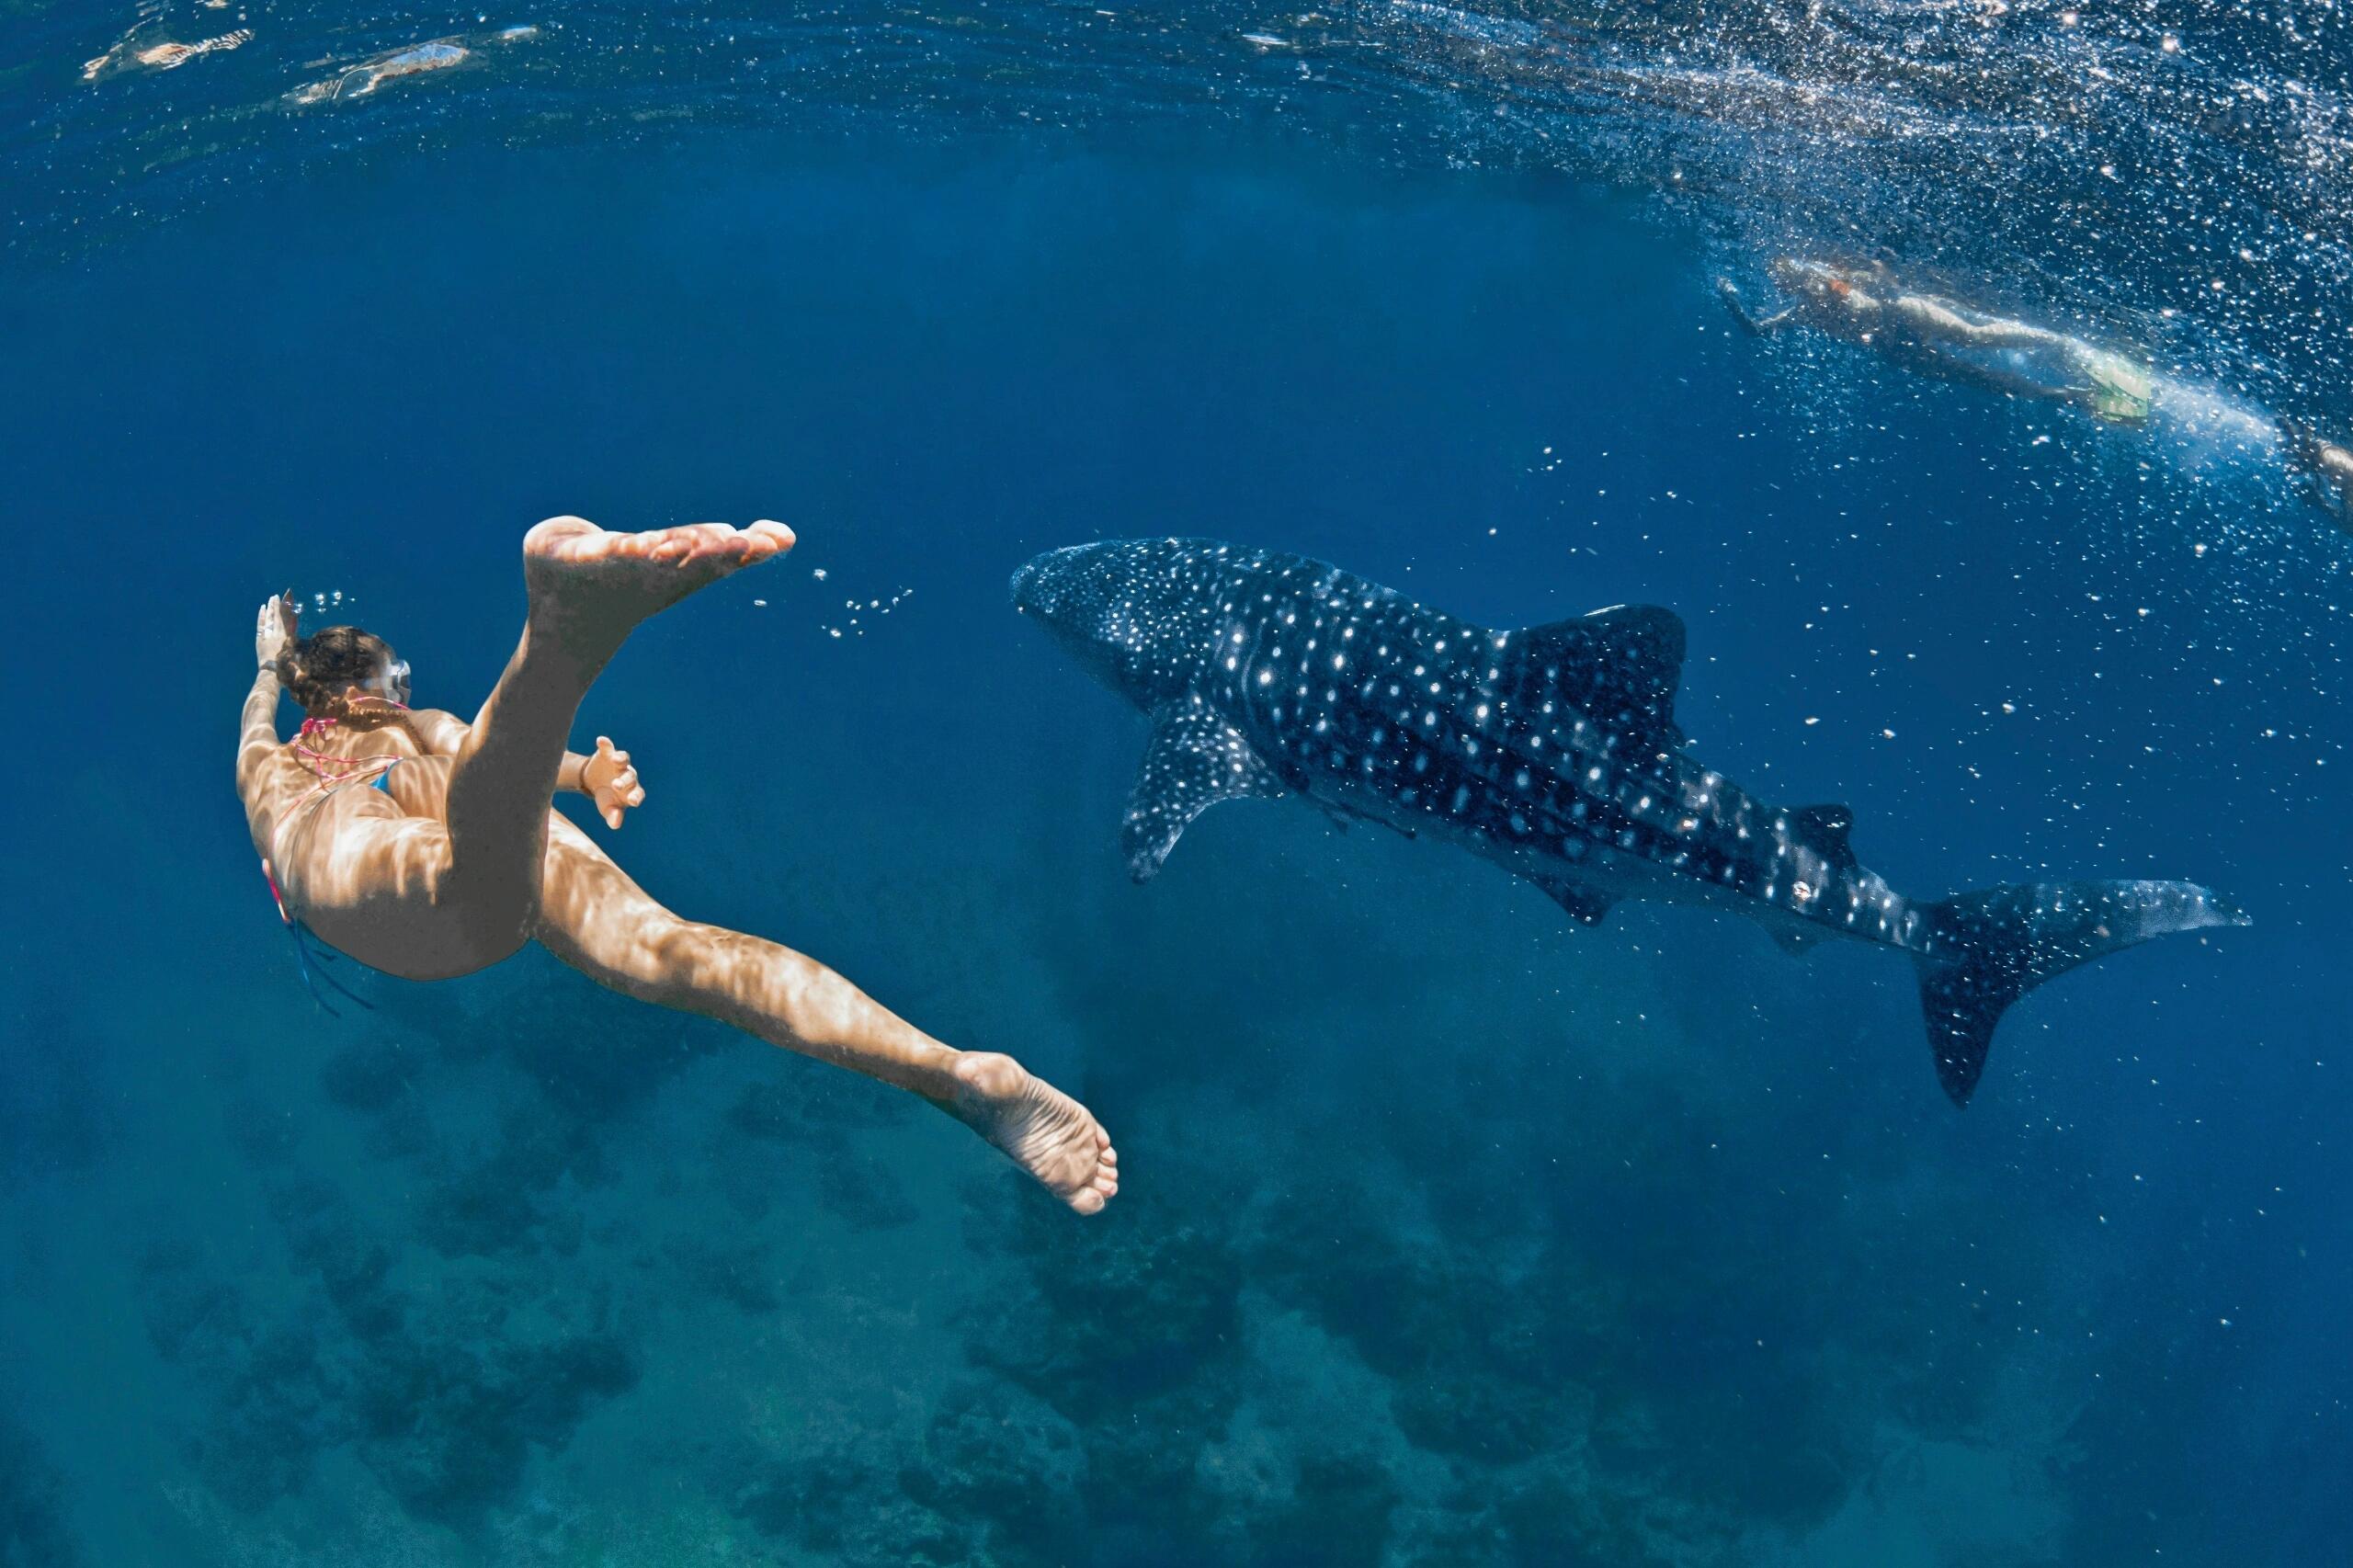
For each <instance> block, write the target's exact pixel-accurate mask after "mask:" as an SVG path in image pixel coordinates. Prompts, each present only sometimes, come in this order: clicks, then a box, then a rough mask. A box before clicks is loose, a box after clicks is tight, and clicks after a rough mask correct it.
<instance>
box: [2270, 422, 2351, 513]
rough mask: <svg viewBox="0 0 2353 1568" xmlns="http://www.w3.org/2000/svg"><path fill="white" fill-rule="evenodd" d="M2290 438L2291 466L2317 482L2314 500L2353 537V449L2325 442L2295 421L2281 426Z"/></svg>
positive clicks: (2318, 435) (2281, 423)
mask: <svg viewBox="0 0 2353 1568" xmlns="http://www.w3.org/2000/svg"><path fill="white" fill-rule="evenodd" d="M2279 430H2280V433H2281V434H2282V435H2284V436H2285V437H2287V438H2288V462H2289V465H2290V467H2291V468H2293V469H2295V470H2296V471H2297V472H2299V473H2302V474H2303V475H2305V476H2306V477H2307V478H2309V479H2311V480H2312V481H2313V499H2315V500H2316V501H2318V502H2319V503H2320V504H2321V506H2323V507H2325V509H2326V510H2327V512H2328V514H2329V517H2330V519H2331V520H2332V521H2334V522H2335V523H2336V526H2337V527H2338V528H2343V529H2345V530H2346V531H2347V532H2348V533H2353V449H2347V448H2345V447H2342V446H2339V445H2338V444H2337V443H2336V442H2335V441H2327V440H2323V439H2322V438H2321V434H2320V432H2319V431H2317V430H2315V429H2313V427H2312V426H2309V425H2306V424H2303V423H2302V422H2300V421H2297V420H2293V419H2283V420H2281V421H2280V422H2279Z"/></svg>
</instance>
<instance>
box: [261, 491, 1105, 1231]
mask: <svg viewBox="0 0 2353 1568" xmlns="http://www.w3.org/2000/svg"><path fill="white" fill-rule="evenodd" d="M791 547H792V533H791V530H790V529H789V528H785V527H784V526H783V525H782V524H779V523H767V522H763V523H756V524H754V525H753V526H752V527H751V528H746V529H743V530H740V531H739V530H737V529H735V528H729V527H726V526H724V525H722V524H711V523H706V524H698V525H695V526H692V527H688V528H664V529H659V530H657V531H654V532H652V533H637V534H620V533H608V532H606V531H605V530H604V529H602V528H597V527H596V526H594V525H593V524H590V523H586V522H584V521H582V520H581V519H580V518H578V517H551V518H550V519H549V520H548V521H546V522H543V523H541V524H540V525H539V526H538V527H537V528H533V529H531V531H530V532H529V534H528V535H526V536H525V538H524V540H523V582H524V587H525V590H526V593H527V596H528V602H529V611H528V613H527V615H526V617H525V619H524V625H523V636H522V640H521V642H520V643H519V644H518V645H517V648H516V650H515V653H514V656H513V657H512V658H511V659H509V660H508V661H507V665H506V673H505V674H503V675H502V676H500V677H499V680H498V685H497V687H495V688H494V690H493V691H492V692H491V694H490V699H489V700H488V701H487V702H485V703H483V708H482V711H481V712H480V713H478V714H476V715H475V717H474V721H473V722H472V723H471V724H468V723H464V722H460V720H459V719H458V718H457V717H456V716H455V715H453V714H449V713H445V712H440V711H437V710H430V709H412V708H410V707H408V706H407V701H408V666H407V665H406V664H405V663H404V662H403V661H401V660H399V659H397V658H396V657H395V656H394V655H393V653H392V649H391V648H390V647H389V646H387V645H386V644H385V643H384V642H382V641H381V640H380V639H378V638H376V637H373V636H371V635H369V633H367V632H364V631H359V630H358V629H357V628H354V627H332V628H329V629H327V630H325V631H321V632H319V633H317V634H316V635H314V636H313V637H309V638H303V639H299V640H298V638H297V636H296V631H297V627H296V617H297V615H298V613H299V611H298V609H297V607H296V606H295V605H294V604H293V603H292V602H291V600H290V597H282V596H281V597H273V598H271V599H270V600H269V602H268V603H267V604H266V605H264V606H263V607H262V610H261V615H260V619H259V624H258V625H257V626H256V629H255V633H254V653H255V655H256V662H257V663H258V664H259V665H260V670H259V673H258V674H256V676H255V677H254V686H253V692H252V694H251V695H250V696H249V697H247V698H246V699H245V708H244V735H243V738H242V740H241V741H240V743H239V745H238V751H237V793H238V795H239V796H240V797H241V798H242V799H243V801H244V807H245V819H246V823H247V824H248V826H249V827H250V828H251V829H252V832H253V841H254V847H255V849H256V852H258V853H259V854H260V855H261V857H262V867H263V870H264V872H265V873H266V874H267V876H268V877H269V878H270V880H271V884H272V887H273V889H274V890H275V891H276V892H278V895H279V900H280V906H281V912H282V913H283V915H285V917H286V920H287V922H288V924H289V925H290V926H296V927H297V931H298V936H299V934H300V930H301V927H307V928H308V929H309V930H310V931H311V932H313V933H314V934H315V936H316V937H317V938H318V939H319V940H320V941H322V942H324V943H326V944H327V945H329V946H331V947H333V948H335V949H339V950H341V951H343V952H345V953H348V954H349V955H351V956H352V957H353V958H356V959H358V960H360V961H361V962H363V963H366V964H369V965H371V966H373V967H374V968H377V969H380V970H383V971H387V972H389V973H392V974H395V975H400V976H403V977H404V978H407V979H411V980H439V979H447V978H449V977H452V976H456V975H461V974H470V973H472V972H473V971H475V970H479V969H483V968H485V967H487V966H488V965H491V964H494V963H496V962H498V961H499V960H501V959H504V958H506V957H507V956H508V955H509V954H511V953H513V952H515V951H516V950H517V949H519V948H521V947H522V946H523V945H524V944H525V943H527V942H531V941H537V942H539V943H540V945H541V946H542V947H545V948H546V949H548V950H549V951H551V952H552V953H554V954H555V955H556V956H557V957H558V958H560V959H562V960H563V961H564V962H566V963H568V964H570V965H571V966H572V967H573V968H574V969H577V970H579V971H581V972H583V973H584V974H586V975H587V976H588V977H589V978H590V979H592V980H595V981H596V982H597V983H599V984H601V985H606V986H608V987H610V988H611V989H613V990H616V991H619V992H621V993H623V994H627V995H631V996H634V997H637V998H639V999H640V1000H642V1001H647V1002H654V1003H658V1004H660V1005H662V1006H666V1007H676V1008H679V1009H682V1010H684V1011H687V1012H693V1013H700V1014H703V1015H705V1016H706V1017H714V1018H718V1019H720V1020H722V1021H723V1022H725V1023H729V1024H732V1025H733V1026H734V1027H735V1028H740V1029H743V1030H745V1032H747V1033H750V1034H755V1035H757V1036H758V1037H759V1038H760V1039H762V1040H767V1041H768V1042H770V1043H771V1044H775V1045H781V1046H784V1047H785V1048H787V1049H788V1050H791V1051H800V1052H801V1053H802V1054H804V1055H808V1056H813V1057H816V1058H818V1059H820V1060H822V1061H825V1062H833V1063H835V1065H836V1066H841V1067H847V1068H849V1069H851V1070H852V1071H854V1072H858V1073H863V1074H867V1075H868V1076H869V1077H872V1078H879V1079H881V1081H882V1082H884V1083H886V1084H892V1085H896V1086H898V1087H900V1088H903V1089H907V1090H911V1091H913V1092H914V1093H915V1094H918V1095H921V1096H923V1097H925V1098H926V1099H928V1100H930V1101H931V1102H932V1103H933V1104H935V1105H937V1106H938V1107H940V1108H942V1109H944V1110H947V1111H948V1112H949V1113H950V1114H952V1115H954V1116H955V1117H957V1118H958V1119H960V1120H962V1121H963V1122H965V1123H966V1124H967V1125H969V1126H971V1127H972V1129H973V1130H974V1131H978V1132H979V1133H980V1134H981V1135H982V1136H983V1137H984V1138H986V1139H987V1140H988V1141H989V1142H992V1143H994V1144H995V1145H996V1146H997V1148H999V1149H1000V1150H1002V1151H1004V1153H1006V1155H1008V1156H1009V1157H1010V1158H1011V1159H1012V1160H1013V1161H1014V1163H1015V1164H1017V1165H1020V1166H1021V1167H1022V1169H1024V1170H1026V1171H1028V1172H1029V1174H1030V1175H1031V1176H1035V1177H1036V1178H1037V1179H1038V1180H1039V1181H1040V1182H1041V1183H1042V1184H1044V1186H1045V1187H1046V1188H1047V1189H1048V1190H1049V1191H1051V1192H1052V1193H1053V1194H1054V1195H1055V1196H1056V1197H1057V1198H1059V1199H1062V1200H1063V1202H1065V1203H1067V1204H1069V1205H1070V1206H1071V1207H1072V1208H1073V1209H1075V1210H1078V1211H1079V1212H1080V1213H1082V1214H1092V1213H1095V1212H1097V1211H1098V1210H1101V1209H1102V1207H1103V1205H1104V1204H1105V1203H1106V1202H1107V1201H1108V1199H1110V1198H1111V1196H1112V1195H1113V1194H1114V1193H1116V1192H1117V1191H1118V1190H1119V1179H1118V1178H1119V1163H1118V1156H1117V1154H1116V1153H1114V1152H1113V1151H1112V1148H1111V1142H1110V1139H1109V1138H1108V1136H1107V1135H1106V1134H1105V1133H1104V1131H1103V1130H1102V1128H1101V1126H1100V1125H1098V1124H1097V1121H1096V1119H1095V1118H1094V1117H1093V1115H1092V1114H1090V1113H1089V1112H1088V1111H1087V1109H1086V1107H1084V1106H1082V1105H1080V1104H1079V1103H1078V1102H1077V1101H1076V1100H1074V1099H1072V1098H1071V1097H1070V1096H1067V1095H1065V1094H1063V1093H1062V1092H1061V1091H1060V1090H1058V1089H1056V1088H1054V1087H1052V1086H1051V1085H1048V1084H1047V1083H1045V1082H1044V1081H1043V1080H1042V1079H1040V1078H1037V1077H1035V1076H1033V1075H1032V1074H1029V1072H1028V1071H1027V1070H1025V1069H1024V1068H1023V1067H1022V1066H1021V1065H1020V1063H1018V1062H1016V1061H1014V1060H1013V1059H1012V1058H1011V1057H1009V1056H1004V1055H1000V1054H997V1053H995V1052H990V1051H958V1050H956V1049H954V1048H953V1047H951V1046H947V1045H943V1044H941V1043H940V1042H939V1041H938V1040H933V1039H932V1038H931V1037H930V1036H928V1035H926V1034H925V1033H923V1032H922V1031H921V1030H920V1029H917V1028H915V1027H914V1026H912V1025H910V1024H908V1023H906V1022H905V1021H904V1020H903V1019H901V1018H899V1017H896V1016H895V1015H893V1014H892V1012H890V1010H889V1009H887V1008H885V1007H883V1006H881V1004H879V1003H877V1002H875V1001H874V1000H872V999H871V998H870V997H869V996H867V995H866V994H864V993H863V992H861V991H859V990H858V988H857V987H856V986H854V985H852V984H851V983H849V982H847V980H844V979H843V978H842V977H841V976H840V975H838V974H835V972H833V971H831V970H829V969H827V968H825V967H824V965H823V964H820V963H817V962H815V961H814V960H810V959H806V958H803V957H802V956H801V955H800V954H799V953H796V952H792V951H790V949H785V948H782V947H779V946H778V945H777V944H776V943H774V942H769V941H764V940H762V939H761V938H759V937H750V936H745V935H744V934H742V933H740V932H735V931H728V930H723V929H721V928H720V927H717V926H704V925H699V924H697V923H696V922H693V921H689V920H685V919H682V918H680V917H679V916H677V915H673V914H672V913H671V912H670V911H669V910H667V909H665V908H664V907H662V906H661V905H660V904H658V903H655V902H654V900H653V899H652V898H650V897H648V896H647V895H646V893H645V892H644V891H643V890H642V889H641V888H640V887H639V886H638V885H637V884H636V883H635V882H633V881H631V880H630V878H629V876H628V875H627V874H626V873H625V872H623V871H622V870H621V869H620V867H619V866H617V865H615V864H614V863H613V861H612V859H611V858H609V857H608V856H607V855H606V854H605V852H604V851H603V850H601V849H599V848H598V847H597V846H596V845H595V843H593V842H592V841H591V840H590V839H589V837H588V835H586V834H585V833H583V832H582V831H581V830H580V829H579V828H577V827H575V826H574V825H573V824H571V823H570V822H569V821H567V820H566V819H565V818H564V817H563V816H561V815H559V814H558V813H557V812H553V811H552V810H551V809H550V807H549V803H548V802H549V798H550V796H551V794H552V793H553V792H554V791H556V790H578V791H580V792H582V793H584V794H587V795H590V796H591V797H592V798H593V799H594V800H595V801H596V803H597V811H598V812H599V814H600V815H601V816H602V817H603V818H604V820H605V822H606V823H607V824H608V826H612V827H619V826H620V824H621V820H622V817H623V815H624V813H625V812H628V811H629V810H630V809H631V808H632V807H634V806H636V805H637V804H638V803H639V802H640V801H643V800H644V798H645V792H644V790H643V787H642V785H641V784H640V783H639V782H638V779H637V774H636V770H635V769H634V768H633V767H631V765H630V761H629V754H628V753H626V752H621V751H617V750H615V749H614V748H613V745H612V743H611V742H610V741H608V740H605V739H603V738H601V737H600V738H599V739H598V741H597V751H596V754H595V755H594V756H580V755H579V754H576V753H573V752H568V751H566V750H565V749H564V741H565V738H566V737H567V736H568V735H569V734H570V733H571V730H572V725H573V720H574V715H575V713H576V712H577V711H578V710H579V707H580V703H581V700H582V699H584V698H585V696H586V695H587V692H588V687H590V685H591V684H592V683H594V682H595V680H596V678H597V674H598V672H599V671H601V670H602V669H603V668H604V666H605V665H606V662H607V661H608V660H609V659H611V657H612V656H613V655H614V653H618V652H619V651H620V645H621V643H622V642H623V641H624V640H625V639H626V638H627V637H628V636H629V634H630V632H631V631H632V630H634V629H635V627H636V626H637V624H638V623H639V622H640V621H642V620H644V619H647V618H648V617H650V616H653V615H654V614H655V613H657V612H658V611H660V610H663V609H665V608H668V607H669V606H671V605H674V604H676V603H677V602H678V601H679V600H680V599H683V598H685V597H687V596H688V595H689V594H691V593H693V592H694V591H695V590H696V589H698V588H700V587H704V586H706V585H710V584H711V583H714V582H717V581H718V580H719V579H720V578H722V577H724V576H726V575H728V574H730V573H733V572H736V571H739V570H741V569H743V568H745V567H746V566H752V565H756V564H758V563H759V562H763V561H767V560H768V559H770V558H772V557H774V556H777V555H780V554H782V553H783V552H784V551H787V550H790V548H791ZM281 689H283V690H284V691H285V692H286V693H287V694H288V695H290V696H291V697H293V698H294V699H295V700H296V701H297V702H299V703H301V706H302V710H303V712H304V715H305V718H304V722H303V724H302V727H301V733H298V734H297V735H296V736H295V738H294V739H293V740H292V741H290V742H281V741H280V740H279V739H278V726H277V711H278V695H279V692H280V690H281ZM378 783H380V784H381V788H375V789H371V788H369V787H368V786H369V785H370V784H378Z"/></svg>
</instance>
